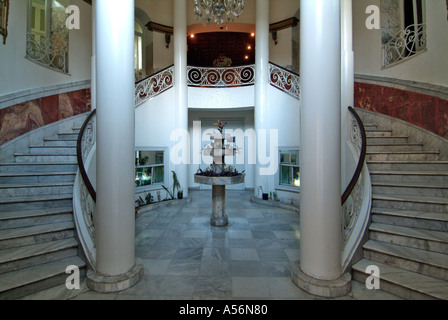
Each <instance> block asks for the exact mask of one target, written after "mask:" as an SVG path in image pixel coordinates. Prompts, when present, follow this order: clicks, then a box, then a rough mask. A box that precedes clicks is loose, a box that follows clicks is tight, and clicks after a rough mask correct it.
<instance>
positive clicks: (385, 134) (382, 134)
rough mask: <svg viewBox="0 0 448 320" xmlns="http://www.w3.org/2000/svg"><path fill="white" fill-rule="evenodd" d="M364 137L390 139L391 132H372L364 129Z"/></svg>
mask: <svg viewBox="0 0 448 320" xmlns="http://www.w3.org/2000/svg"><path fill="white" fill-rule="evenodd" d="M366 136H367V138H372V137H391V136H392V131H373V130H368V129H366Z"/></svg>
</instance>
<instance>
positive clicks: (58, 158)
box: [14, 155, 76, 163]
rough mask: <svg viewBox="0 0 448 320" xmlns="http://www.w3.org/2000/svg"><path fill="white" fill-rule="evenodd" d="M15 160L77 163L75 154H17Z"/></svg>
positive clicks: (23, 161) (21, 161)
mask: <svg viewBox="0 0 448 320" xmlns="http://www.w3.org/2000/svg"><path fill="white" fill-rule="evenodd" d="M14 159H15V162H19V163H29V162H69V163H76V156H75V155H16V156H14Z"/></svg>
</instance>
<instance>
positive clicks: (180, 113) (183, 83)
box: [174, 0, 191, 197]
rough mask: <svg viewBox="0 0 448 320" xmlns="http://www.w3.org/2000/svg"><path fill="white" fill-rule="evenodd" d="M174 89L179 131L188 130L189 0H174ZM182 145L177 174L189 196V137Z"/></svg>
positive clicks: (185, 194) (177, 128)
mask: <svg viewBox="0 0 448 320" xmlns="http://www.w3.org/2000/svg"><path fill="white" fill-rule="evenodd" d="M174 90H175V111H176V112H175V115H174V116H175V124H176V130H180V131H179V132H183V133H187V132H188V86H187V0H174ZM182 141H183V143H184V145H183V146H182V150H183V152H185V153H184V154H182V163H181V164H179V165H177V166H176V169H175V171H176V174H177V177H178V179H179V183H180V184H181V187H182V188H184V197H186V196H188V164H189V163H190V161H191V159H190V145H189V144H188V142H189V139H187V137H185V138H184V139H183V140H182Z"/></svg>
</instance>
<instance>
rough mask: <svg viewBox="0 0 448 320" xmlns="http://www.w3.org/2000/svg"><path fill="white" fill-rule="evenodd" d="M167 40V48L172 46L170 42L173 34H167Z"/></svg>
mask: <svg viewBox="0 0 448 320" xmlns="http://www.w3.org/2000/svg"><path fill="white" fill-rule="evenodd" d="M165 42H166V48H167V49H168V48H169V47H170V43H171V34H169V33H166V34H165Z"/></svg>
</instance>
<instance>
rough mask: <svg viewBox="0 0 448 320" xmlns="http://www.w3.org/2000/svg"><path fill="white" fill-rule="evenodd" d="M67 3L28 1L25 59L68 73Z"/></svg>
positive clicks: (62, 1) (39, 0)
mask: <svg viewBox="0 0 448 320" xmlns="http://www.w3.org/2000/svg"><path fill="white" fill-rule="evenodd" d="M68 5H69V0H58V1H56V0H29V6H28V30H27V37H26V57H27V59H29V60H31V61H33V62H36V63H38V64H40V65H43V66H46V67H48V68H51V69H54V70H57V71H61V72H64V73H68V52H69V30H68V29H67V27H66V25H65V21H66V19H67V13H66V12H65V10H66V7H67V6H68Z"/></svg>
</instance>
